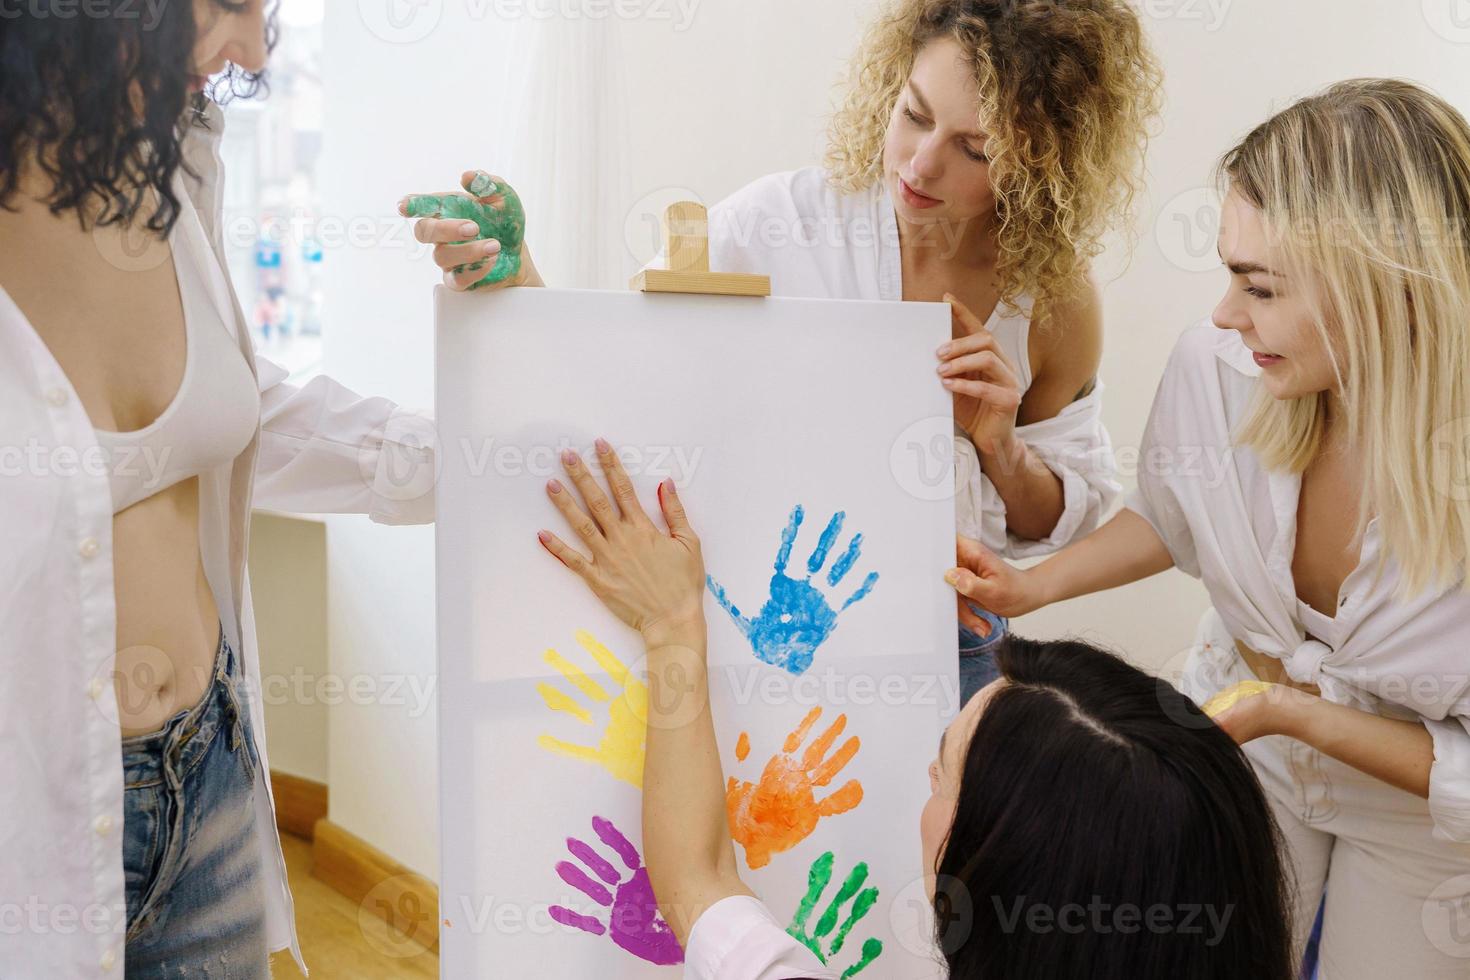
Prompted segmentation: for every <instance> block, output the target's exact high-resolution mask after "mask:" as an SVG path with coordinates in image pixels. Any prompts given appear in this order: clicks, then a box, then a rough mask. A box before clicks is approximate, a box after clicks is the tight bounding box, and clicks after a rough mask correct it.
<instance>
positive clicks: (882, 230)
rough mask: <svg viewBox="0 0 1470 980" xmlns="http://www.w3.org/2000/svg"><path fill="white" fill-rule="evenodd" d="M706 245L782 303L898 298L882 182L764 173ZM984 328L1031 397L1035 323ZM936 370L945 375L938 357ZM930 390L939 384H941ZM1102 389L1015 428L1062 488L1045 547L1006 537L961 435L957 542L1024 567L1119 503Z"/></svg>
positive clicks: (899, 273)
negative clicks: (969, 541) (834, 182)
mask: <svg viewBox="0 0 1470 980" xmlns="http://www.w3.org/2000/svg"><path fill="white" fill-rule="evenodd" d="M709 236H710V241H709V256H710V268H711V269H713V270H714V271H716V272H753V273H760V274H763V275H769V276H770V277H771V293H772V294H773V295H775V296H805V297H814V298H821V299H865V300H886V301H890V302H898V301H900V300H902V299H903V261H902V252H901V250H900V246H899V238H898V219H897V216H896V215H895V213H894V210H893V201H892V199H891V198H890V197H889V195H888V188H887V185H886V184H885V183H884V182H883V181H881V180H879V181H875V182H874V183H872V184H871V185H869V186H868V187H867V188H866V189H864V190H862V191H859V192H857V193H854V194H843V193H839V192H838V191H837V190H835V189H833V188H832V187H831V186H830V185H829V184H828V183H827V180H826V173H825V171H823V170H822V169H821V168H820V167H805V168H803V169H800V170H789V171H784V172H782V173H774V174H768V175H766V176H765V177H761V178H759V179H758V180H755V181H752V182H751V183H749V184H747V185H746V186H745V187H742V188H741V189H740V190H738V191H736V192H735V193H733V194H731V195H730V196H729V197H727V198H725V199H724V200H722V201H720V202H719V203H718V204H716V205H714V206H713V207H711V208H710V209H709ZM937 237H938V236H936V238H937ZM940 241H942V240H940ZM938 243H940V242H938V241H937V242H936V244H938ZM650 264H654V265H659V266H662V265H663V262H662V259H661V258H660V259H655V260H654V262H653V263H650ZM1023 302H1024V300H1023ZM987 327H988V328H989V329H990V331H991V333H993V334H994V335H995V339H996V343H997V344H998V345H999V346H1000V348H1001V350H1002V351H1003V352H1004V353H1005V355H1006V357H1007V359H1008V360H1009V361H1010V362H1011V364H1012V365H1014V366H1015V368H1016V375H1017V378H1018V380H1019V381H1020V383H1021V390H1022V392H1025V391H1026V390H1027V389H1029V388H1030V387H1031V381H1032V373H1031V356H1030V351H1029V344H1028V337H1029V336H1030V328H1031V321H1030V318H1029V317H1028V316H1027V315H1026V314H1025V313H1024V312H1022V313H1020V314H1016V315H1010V316H1007V315H1004V314H1003V313H1002V312H1001V311H1000V310H996V312H995V313H994V314H993V315H992V316H991V318H990V322H989V323H988V324H987ZM934 365H935V367H938V366H939V361H938V359H937V358H936V359H935V361H934ZM934 383H935V384H938V383H939V380H938V375H937V374H936V375H935V382H934ZM1103 391H1104V385H1103V383H1102V381H1101V380H1099V381H1098V383H1097V385H1096V386H1095V387H1094V389H1093V391H1092V392H1091V393H1090V394H1088V395H1087V396H1086V397H1085V398H1079V399H1077V400H1076V401H1074V402H1072V403H1071V404H1070V405H1068V406H1066V407H1065V408H1063V409H1062V410H1061V411H1060V412H1058V413H1057V414H1056V415H1055V416H1054V417H1052V418H1049V419H1043V420H1042V421H1040V422H1033V423H1031V424H1030V425H1022V426H1018V427H1017V428H1016V435H1018V436H1019V437H1020V438H1021V439H1022V440H1023V441H1024V442H1025V443H1026V445H1027V447H1028V448H1030V450H1031V451H1032V452H1033V453H1035V454H1036V457H1037V458H1038V459H1040V460H1041V461H1042V462H1044V463H1045V464H1046V466H1047V467H1048V468H1049V469H1051V471H1052V472H1053V473H1055V474H1056V475H1057V478H1058V479H1059V480H1061V483H1062V501H1063V503H1062V515H1061V517H1060V518H1059V519H1058V521H1057V523H1056V526H1055V527H1054V528H1053V529H1052V532H1051V534H1049V535H1047V537H1045V538H1044V539H1042V540H1040V541H1031V540H1028V539H1026V538H1019V537H1016V536H1015V535H1014V534H1011V533H1009V531H1008V530H1007V527H1006V505H1005V501H1004V500H1002V499H1001V496H1000V493H999V492H998V491H997V490H996V489H995V485H994V484H992V483H991V482H990V478H989V477H988V476H986V475H985V474H984V473H983V472H982V471H981V469H980V459H979V456H978V454H977V453H976V451H975V447H974V445H973V444H971V442H970V440H969V438H968V437H967V436H966V435H965V433H964V432H963V430H961V429H960V428H959V426H958V425H956V426H954V430H953V431H954V466H955V472H954V477H955V494H956V499H955V512H956V523H957V527H956V529H957V530H958V532H959V533H960V534H963V535H965V536H966V537H970V538H975V539H977V540H979V541H981V542H983V543H984V545H985V546H986V547H987V548H989V549H991V550H992V551H994V552H996V553H998V554H1000V555H1003V556H1005V557H1008V558H1028V557H1032V556H1035V555H1045V554H1050V553H1051V552H1053V551H1056V550H1057V549H1058V548H1061V547H1062V546H1064V545H1066V544H1068V543H1069V542H1071V541H1073V540H1075V539H1077V538H1080V537H1083V536H1084V535H1087V534H1090V533H1091V532H1092V531H1094V530H1096V529H1097V527H1098V525H1100V524H1101V523H1102V519H1103V517H1104V516H1105V515H1106V514H1107V512H1108V511H1109V509H1110V508H1111V507H1112V505H1113V503H1114V502H1115V501H1116V500H1117V498H1118V496H1119V495H1120V494H1121V493H1122V486H1121V485H1120V484H1119V483H1118V479H1117V462H1116V460H1115V458H1114V456H1113V447H1112V443H1111V441H1110V440H1109V438H1108V431H1107V429H1106V428H1105V427H1104V426H1103V422H1102V396H1103ZM924 448H925V449H927V447H924Z"/></svg>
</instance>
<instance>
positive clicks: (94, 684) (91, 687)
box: [87, 677, 102, 701]
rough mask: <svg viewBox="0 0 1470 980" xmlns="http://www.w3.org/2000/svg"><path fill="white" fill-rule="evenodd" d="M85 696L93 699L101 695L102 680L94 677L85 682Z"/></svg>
mask: <svg viewBox="0 0 1470 980" xmlns="http://www.w3.org/2000/svg"><path fill="white" fill-rule="evenodd" d="M87 697H89V698H91V699H92V700H93V701H96V700H97V699H98V698H100V697H102V682H101V681H99V680H98V679H97V678H95V677H94V678H92V680H91V681H90V682H88V684H87Z"/></svg>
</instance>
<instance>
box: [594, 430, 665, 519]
mask: <svg viewBox="0 0 1470 980" xmlns="http://www.w3.org/2000/svg"><path fill="white" fill-rule="evenodd" d="M597 460H598V462H599V463H601V464H602V472H603V474H604V475H606V477H607V485H608V487H609V488H610V489H611V490H612V495H613V499H614V500H616V501H617V505H618V512H619V513H620V514H621V515H622V518H623V520H625V521H627V522H628V523H630V524H634V525H637V526H639V527H651V526H652V525H653V522H652V521H650V520H649V519H648V514H647V513H646V512H645V511H644V510H643V505H642V504H640V503H639V502H638V491H637V490H635V489H634V488H633V481H632V480H631V479H629V478H628V473H627V471H626V470H624V469H623V461H622V460H621V459H619V458H618V454H617V453H616V452H615V451H614V450H613V447H612V445H611V444H610V443H608V442H607V440H605V439H599V440H597Z"/></svg>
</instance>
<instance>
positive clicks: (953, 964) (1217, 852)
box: [921, 637, 1292, 980]
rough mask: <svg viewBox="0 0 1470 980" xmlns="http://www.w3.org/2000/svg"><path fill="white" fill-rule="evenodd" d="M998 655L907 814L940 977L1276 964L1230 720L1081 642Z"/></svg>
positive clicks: (1283, 944)
mask: <svg viewBox="0 0 1470 980" xmlns="http://www.w3.org/2000/svg"><path fill="white" fill-rule="evenodd" d="M997 659H998V662H999V665H1000V668H1001V674H1002V676H1001V678H1000V679H999V680H997V681H995V682H994V683H993V684H991V685H990V686H988V687H986V688H985V689H983V690H982V691H980V693H978V694H977V695H976V696H975V697H974V698H972V699H971V700H970V702H969V703H968V704H967V705H965V707H964V709H963V710H962V711H961V713H960V715H959V717H957V718H956V719H955V721H954V722H953V723H952V724H951V725H950V726H949V728H948V729H947V730H946V732H945V735H944V738H943V740H942V742H941V746H940V753H939V758H938V759H936V760H935V762H934V764H933V766H932V768H931V782H932V785H933V790H934V791H933V795H932V797H931V799H930V800H929V802H928V804H927V805H926V806H925V808H924V813H923V817H922V820H921V835H922V837H923V841H924V859H925V862H926V864H925V867H926V870H927V869H932V870H933V871H934V872H935V878H934V879H933V880H932V881H931V895H932V897H933V900H934V908H935V912H936V933H937V939H938V942H939V944H940V947H941V949H942V950H943V952H944V956H945V959H946V960H947V962H948V965H949V971H950V976H951V977H952V978H954V980H960V978H964V980H972V978H973V980H980V978H984V980H1011V978H1015V977H1027V978H1037V980H1045V978H1072V977H1076V978H1087V980H1105V978H1119V980H1124V978H1126V980H1135V978H1165V977H1167V978H1169V980H1180V978H1221V980H1225V978H1230V980H1236V978H1241V977H1250V978H1252V980H1286V978H1287V977H1289V976H1291V975H1292V966H1291V963H1290V959H1291V922H1290V910H1289V909H1290V906H1289V902H1288V887H1289V886H1288V881H1287V878H1286V875H1285V871H1284V865H1283V858H1282V849H1281V840H1280V835H1279V832H1278V830H1277V827H1276V824H1275V821H1274V820H1273V818H1272V816H1271V811H1270V809H1269V806H1268V804H1267V802H1266V798H1265V795H1264V793H1263V791H1262V790H1261V787H1260V784H1259V783H1258V782H1257V780H1256V778H1255V775H1254V774H1253V773H1252V771H1251V769H1250V766H1249V764H1248V763H1247V761H1246V759H1245V756H1244V755H1243V753H1242V752H1241V751H1240V749H1239V747H1238V746H1237V745H1236V744H1235V743H1234V742H1233V741H1232V740H1231V739H1230V737H1229V736H1228V735H1226V734H1225V733H1224V732H1223V731H1221V730H1220V729H1219V728H1217V727H1216V726H1215V725H1214V724H1212V723H1211V722H1210V721H1209V720H1208V719H1207V718H1206V717H1205V716H1204V715H1203V714H1202V713H1201V712H1200V711H1199V710H1198V709H1197V708H1196V707H1195V706H1194V704H1193V703H1192V702H1190V701H1189V699H1188V698H1186V697H1185V696H1184V695H1182V694H1180V693H1179V692H1178V691H1176V690H1174V689H1173V688H1172V687H1171V686H1169V685H1168V684H1167V683H1166V682H1164V681H1162V680H1159V679H1157V678H1154V677H1151V676H1149V675H1148V674H1145V673H1144V672H1143V671H1140V670H1138V669H1137V668H1135V667H1133V666H1130V665H1129V664H1127V663H1125V662H1124V661H1123V660H1121V659H1119V658H1118V657H1116V656H1114V655H1112V654H1110V653H1108V652H1106V651H1103V650H1099V649H1097V648H1096V647H1092V646H1090V645H1088V644H1085V643H1081V642H1074V641H1064V642H1037V641H1031V640H1025V639H1021V638H1019V637H1012V638H1010V639H1008V641H1007V642H1006V644H1004V645H1003V647H1002V649H1001V651H1000V653H999V655H998V658H997Z"/></svg>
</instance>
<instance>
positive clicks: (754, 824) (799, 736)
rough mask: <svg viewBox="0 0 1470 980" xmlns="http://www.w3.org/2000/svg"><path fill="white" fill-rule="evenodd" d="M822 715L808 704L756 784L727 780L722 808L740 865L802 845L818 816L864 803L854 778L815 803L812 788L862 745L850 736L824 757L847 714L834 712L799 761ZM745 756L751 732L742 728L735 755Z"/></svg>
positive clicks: (829, 777)
mask: <svg viewBox="0 0 1470 980" xmlns="http://www.w3.org/2000/svg"><path fill="white" fill-rule="evenodd" d="M821 713H822V709H821V708H820V707H816V708H813V709H812V710H811V711H809V712H808V713H807V716H806V717H805V718H803V719H802V720H801V724H800V725H797V726H796V730H795V731H793V732H792V733H791V734H790V735H787V736H786V743H785V745H783V746H782V749H783V751H782V753H781V754H780V755H773V756H771V761H770V762H767V763H766V768H765V770H764V771H763V772H762V773H761V781H760V782H759V783H751V782H747V781H745V780H736V778H735V777H734V776H731V777H730V779H729V782H728V783H727V784H726V788H725V809H726V811H727V812H728V813H729V817H730V836H731V837H733V838H734V839H735V840H737V841H739V842H740V843H741V844H742V845H744V847H745V863H746V865H747V866H749V867H750V868H751V869H755V868H763V867H765V866H766V865H767V864H769V863H770V860H771V855H772V854H776V853H778V852H780V851H789V850H790V849H791V848H793V847H795V846H796V845H797V844H799V843H801V842H802V841H803V840H805V839H806V838H807V837H808V836H809V835H810V834H811V832H812V831H813V830H815V829H816V826H817V821H818V820H820V819H821V818H822V817H830V816H834V815H836V814H839V813H846V812H847V811H848V810H851V809H852V808H853V807H855V806H857V805H858V804H859V803H861V802H862V801H863V786H862V783H859V782H858V781H857V780H856V779H849V780H848V781H847V782H846V783H845V784H844V785H843V786H842V788H841V789H839V790H837V791H836V792H835V793H831V794H829V795H828V796H827V797H826V798H825V799H823V800H821V801H820V802H819V801H818V800H817V799H816V797H815V794H814V793H813V792H812V789H813V787H815V786H826V785H827V784H828V783H830V782H831V781H832V780H833V779H834V778H835V777H836V775H837V774H838V773H839V772H841V771H842V768H843V766H846V765H847V764H848V762H849V761H851V760H852V757H853V756H854V755H856V754H857V750H858V746H859V745H861V744H862V743H861V742H860V741H859V740H858V737H857V736H856V735H854V736H852V737H851V738H849V739H848V740H847V741H846V742H843V743H842V747H841V748H840V749H838V750H837V751H836V752H835V753H833V754H832V757H831V758H828V759H826V760H825V761H824V759H823V757H824V756H826V755H827V752H828V750H830V749H831V748H832V743H833V742H835V741H837V737H838V736H839V735H841V734H842V729H843V728H845V727H846V726H847V715H838V716H837V720H836V721H834V722H832V724H831V726H830V727H829V728H828V729H827V730H826V731H825V732H823V733H822V734H821V735H820V736H819V737H818V738H817V740H816V741H815V742H813V743H812V744H811V745H810V746H808V747H807V750H806V752H805V753H804V754H803V755H802V756H801V758H800V759H798V758H797V757H796V750H797V749H798V748H800V747H801V743H802V742H803V741H805V740H806V736H807V732H809V731H810V730H811V727H812V725H813V724H815V723H816V720H817V718H818V717H819V716H820V715H821ZM749 754H750V736H749V735H748V734H746V733H745V732H741V733H740V738H739V739H738V740H737V742H736V744H735V758H737V759H739V760H740V761H741V762H744V761H745V758H746V756H748V755H749Z"/></svg>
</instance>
